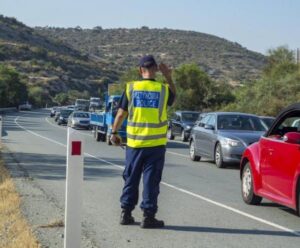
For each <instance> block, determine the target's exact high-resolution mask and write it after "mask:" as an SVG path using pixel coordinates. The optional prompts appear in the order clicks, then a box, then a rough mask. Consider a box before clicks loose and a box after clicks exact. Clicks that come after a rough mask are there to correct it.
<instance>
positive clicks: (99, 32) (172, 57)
mask: <svg viewBox="0 0 300 248" xmlns="http://www.w3.org/2000/svg"><path fill="white" fill-rule="evenodd" d="M35 30H36V31H37V32H38V33H39V34H41V35H43V36H47V37H49V38H51V39H55V40H60V41H62V42H64V43H65V44H68V45H69V46H71V47H72V48H74V49H76V50H79V51H80V52H82V53H84V54H86V55H89V56H90V57H92V58H93V59H95V60H96V61H100V62H104V63H108V64H109V65H110V66H111V69H115V70H118V71H125V70H126V69H128V68H129V67H132V66H136V64H137V61H138V58H139V57H140V56H141V55H143V54H153V55H155V56H156V57H157V58H158V60H163V61H166V62H167V63H169V64H170V65H172V66H174V67H177V66H179V65H181V64H185V63H196V64H198V65H199V66H200V67H201V68H202V69H204V70H205V71H206V72H207V73H208V74H209V75H210V76H211V77H212V78H214V79H217V80H219V81H224V80H225V81H228V82H232V83H240V82H243V81H247V80H251V79H254V78H257V76H258V75H259V74H260V72H261V69H262V67H263V66H264V64H265V57H264V56H263V55H262V54H259V53H256V52H252V51H249V50H247V49H246V48H244V47H242V46H241V45H239V44H238V43H234V42H230V41H228V40H225V39H222V38H219V37H216V36H213V35H208V34H204V33H199V32H192V31H180V30H171V29H166V28H165V29H149V28H147V27H142V28H140V29H123V28H119V29H102V28H101V27H95V28H93V29H81V28H80V27H77V28H52V27H44V28H42V27H37V28H35Z"/></svg>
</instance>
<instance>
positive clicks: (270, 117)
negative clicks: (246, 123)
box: [259, 116, 275, 120]
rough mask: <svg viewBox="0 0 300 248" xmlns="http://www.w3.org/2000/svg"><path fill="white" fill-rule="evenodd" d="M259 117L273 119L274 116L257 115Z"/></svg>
mask: <svg viewBox="0 0 300 248" xmlns="http://www.w3.org/2000/svg"><path fill="white" fill-rule="evenodd" d="M259 118H263V119H272V120H274V119H275V117H273V116H259Z"/></svg>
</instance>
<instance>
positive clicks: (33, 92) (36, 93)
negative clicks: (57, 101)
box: [28, 86, 50, 107]
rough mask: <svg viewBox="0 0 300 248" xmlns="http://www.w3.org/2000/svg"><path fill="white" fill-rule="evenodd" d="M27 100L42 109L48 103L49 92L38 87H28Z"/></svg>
mask: <svg viewBox="0 0 300 248" xmlns="http://www.w3.org/2000/svg"><path fill="white" fill-rule="evenodd" d="M28 100H29V101H30V102H31V103H32V104H34V105H35V106H37V107H43V106H45V105H46V104H47V103H48V102H49V101H50V98H49V92H48V90H47V89H45V88H42V87H40V86H33V87H29V88H28Z"/></svg>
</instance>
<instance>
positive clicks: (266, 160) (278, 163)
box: [260, 138, 300, 205]
mask: <svg viewBox="0 0 300 248" xmlns="http://www.w3.org/2000/svg"><path fill="white" fill-rule="evenodd" d="M260 142H261V175H262V187H263V189H264V191H267V192H266V193H267V194H271V197H272V198H275V199H277V200H278V201H280V202H283V203H285V204H287V205H291V202H292V193H293V180H294V175H295V172H296V168H297V166H298V165H299V161H300V145H298V144H289V143H286V142H285V141H283V140H278V139H273V138H262V139H261V141H260Z"/></svg>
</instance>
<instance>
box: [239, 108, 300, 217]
mask: <svg viewBox="0 0 300 248" xmlns="http://www.w3.org/2000/svg"><path fill="white" fill-rule="evenodd" d="M240 176H241V180H242V197H243V200H244V202H245V203H247V204H251V205H258V204H259V203H260V202H261V200H262V198H263V197H264V198H267V199H269V200H271V201H273V202H276V203H279V204H281V205H284V206H287V207H289V208H293V209H295V210H296V211H297V214H298V215H299V216H300V209H299V208H300V103H297V104H293V105H291V106H289V107H288V108H286V109H284V110H283V111H282V112H281V113H280V114H279V115H278V116H277V118H276V120H275V121H274V123H273V124H272V126H271V127H270V129H269V130H268V131H267V133H266V134H265V135H264V136H263V137H261V139H260V140H259V141H258V142H256V143H254V144H252V145H251V146H249V147H248V148H247V149H246V150H245V152H244V154H243V157H242V160H241V166H240Z"/></svg>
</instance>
